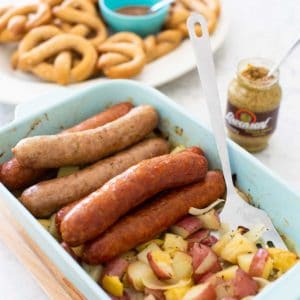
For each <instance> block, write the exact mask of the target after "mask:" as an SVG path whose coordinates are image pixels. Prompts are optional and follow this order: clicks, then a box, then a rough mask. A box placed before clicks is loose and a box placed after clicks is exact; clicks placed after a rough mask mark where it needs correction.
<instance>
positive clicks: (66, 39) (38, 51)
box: [18, 26, 97, 84]
mask: <svg viewBox="0 0 300 300" xmlns="http://www.w3.org/2000/svg"><path fill="white" fill-rule="evenodd" d="M45 27H46V28H43V27H40V28H37V29H34V30H32V31H31V32H30V33H29V34H28V35H27V36H26V37H25V38H24V40H23V42H22V43H21V45H20V47H19V50H18V52H19V53H18V67H19V68H20V69H22V70H25V71H30V72H32V73H34V74H35V75H37V76H38V77H40V78H42V79H44V80H47V81H52V82H58V83H61V84H67V83H74V82H78V81H82V80H84V79H86V78H88V77H89V76H91V74H92V73H93V71H94V67H95V64H96V60H97V53H96V50H95V48H94V47H93V46H92V45H91V44H90V43H89V42H88V41H87V40H85V39H84V38H82V37H79V36H76V35H73V34H64V33H63V34H61V33H60V30H59V29H57V28H56V29H55V27H53V26H45ZM72 53H75V54H77V55H79V56H80V57H81V58H80V59H79V60H77V61H76V63H75V61H74V58H73V56H72ZM51 59H53V63H50V62H49V60H51Z"/></svg>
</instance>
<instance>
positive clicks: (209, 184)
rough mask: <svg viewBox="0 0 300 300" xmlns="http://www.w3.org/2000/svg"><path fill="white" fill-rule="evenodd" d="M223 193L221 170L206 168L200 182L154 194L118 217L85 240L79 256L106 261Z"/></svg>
mask: <svg viewBox="0 0 300 300" xmlns="http://www.w3.org/2000/svg"><path fill="white" fill-rule="evenodd" d="M224 193H225V182H224V179H223V175H222V173H220V172H216V171H209V172H208V173H207V175H206V178H205V180H204V181H202V182H198V183H195V184H192V185H189V186H185V187H181V188H177V189H174V190H171V191H169V192H166V193H165V194H162V195H158V196H156V197H155V198H154V199H153V200H152V201H151V202H149V203H147V204H146V205H144V206H142V207H141V208H138V209H137V210H136V211H135V212H133V213H132V214H129V215H127V216H125V217H123V218H122V219H120V220H119V221H118V222H117V223H115V224H114V225H113V226H112V227H111V228H110V229H108V230H107V231H106V232H105V233H104V234H103V235H102V236H100V237H99V238H97V239H96V240H94V241H92V242H90V243H88V244H86V245H85V247H84V251H83V260H84V261H85V262H87V263H89V264H99V263H104V262H107V261H110V260H111V259H113V258H114V257H116V256H118V255H120V254H122V253H123V252H126V251H128V250H130V249H132V248H134V247H136V246H138V245H139V244H141V243H144V242H147V241H149V240H150V239H152V238H154V237H155V236H157V235H158V234H159V233H161V232H163V231H165V230H167V229H168V228H169V227H170V226H171V225H173V224H175V223H176V222H177V221H178V220H180V219H181V218H182V217H184V216H185V215H186V214H187V213H188V211H189V208H190V207H197V208H203V207H206V206H207V205H209V204H211V203H212V202H214V201H215V200H217V199H218V198H220V197H222V196H223V194H224Z"/></svg>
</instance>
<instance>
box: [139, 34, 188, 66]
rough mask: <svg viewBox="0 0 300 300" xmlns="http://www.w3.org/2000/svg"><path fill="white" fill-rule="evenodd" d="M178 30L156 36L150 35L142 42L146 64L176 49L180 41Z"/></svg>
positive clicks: (180, 36) (180, 35)
mask: <svg viewBox="0 0 300 300" xmlns="http://www.w3.org/2000/svg"><path fill="white" fill-rule="evenodd" d="M182 38H183V36H182V33H181V31H180V30H165V31H162V32H161V33H159V34H158V35H157V36H154V35H150V36H148V37H147V38H145V40H144V45H145V51H146V56H147V62H151V61H153V60H155V59H157V58H159V57H161V56H164V55H166V54H168V53H169V52H171V51H173V50H174V49H175V48H177V47H178V46H179V45H180V43H181V41H182Z"/></svg>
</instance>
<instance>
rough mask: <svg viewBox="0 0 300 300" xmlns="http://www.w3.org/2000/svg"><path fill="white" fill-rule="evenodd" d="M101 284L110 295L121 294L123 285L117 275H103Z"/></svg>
mask: <svg viewBox="0 0 300 300" xmlns="http://www.w3.org/2000/svg"><path fill="white" fill-rule="evenodd" d="M101 286H102V287H103V288H104V289H105V290H106V291H107V292H108V293H109V294H111V295H112V296H115V297H122V296H123V293H124V285H123V283H122V282H121V280H120V278H119V277H118V276H112V275H104V277H103V279H102V284H101Z"/></svg>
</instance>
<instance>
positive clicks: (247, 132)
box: [225, 58, 281, 152]
mask: <svg viewBox="0 0 300 300" xmlns="http://www.w3.org/2000/svg"><path fill="white" fill-rule="evenodd" d="M272 65H273V64H272V62H270V61H269V60H266V59H261V58H253V59H245V60H242V61H241V62H240V63H239V65H238V70H237V75H236V77H235V78H234V79H233V80H232V81H231V82H230V84H229V88H228V103H227V112H226V116H225V119H226V125H227V129H228V135H229V137H230V138H231V139H232V140H233V141H235V142H236V143H238V144H239V145H240V146H242V147H243V148H245V149H246V150H248V151H249V152H259V151H261V150H263V149H265V148H266V147H267V145H268V142H269V139H270V137H271V136H272V134H273V132H274V131H275V129H276V124H277V117H278V112H279V106H280V102H281V87H280V85H279V83H278V80H279V72H277V73H275V74H274V75H272V76H270V77H268V76H267V74H268V72H269V69H270V67H271V66H272Z"/></svg>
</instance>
